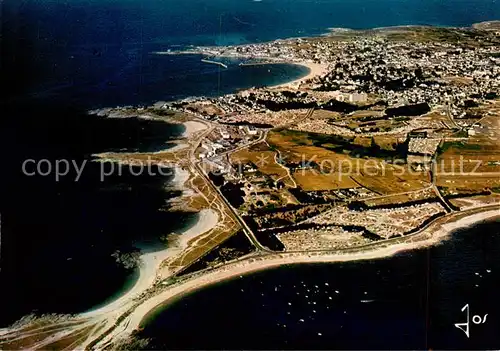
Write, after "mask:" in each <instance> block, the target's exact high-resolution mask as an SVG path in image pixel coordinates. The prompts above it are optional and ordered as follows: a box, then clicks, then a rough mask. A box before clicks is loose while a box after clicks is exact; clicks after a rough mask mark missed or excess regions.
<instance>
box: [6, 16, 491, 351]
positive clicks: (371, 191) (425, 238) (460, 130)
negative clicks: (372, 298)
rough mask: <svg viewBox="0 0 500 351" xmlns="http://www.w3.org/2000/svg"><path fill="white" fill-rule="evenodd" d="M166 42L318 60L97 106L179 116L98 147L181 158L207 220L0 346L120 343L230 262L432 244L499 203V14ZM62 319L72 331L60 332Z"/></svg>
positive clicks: (320, 257)
mask: <svg viewBox="0 0 500 351" xmlns="http://www.w3.org/2000/svg"><path fill="white" fill-rule="evenodd" d="M168 54H201V55H203V56H202V57H203V60H205V63H206V64H214V63H215V64H216V65H217V66H219V67H218V69H226V68H225V67H227V66H228V65H230V64H231V63H230V62H226V61H225V60H226V59H228V58H229V59H231V60H234V59H237V60H239V61H241V62H240V63H239V65H240V67H239V69H245V67H248V66H249V65H269V67H270V69H272V67H273V65H279V64H280V63H293V64H298V65H305V66H307V67H309V70H310V73H309V74H308V75H307V76H306V77H303V78H301V79H299V80H297V81H294V82H290V83H286V84H283V85H279V86H273V87H255V88H252V89H249V90H245V91H241V92H238V93H234V94H229V95H224V96H220V97H197V98H189V99H184V100H180V101H171V102H161V103H158V104H156V105H155V106H152V107H143V106H142V107H127V108H124V107H121V108H110V109H101V110H99V111H93V113H94V114H99V115H100V116H102V117H103V118H148V119H156V120H160V121H166V122H168V123H178V124H183V125H184V126H185V127H186V130H187V131H186V133H185V134H184V135H183V136H182V137H181V138H179V140H178V141H177V142H176V144H175V145H174V146H173V145H170V148H169V149H166V150H161V151H159V152H154V153H153V152H150V153H120V152H107V153H103V154H98V155H94V157H95V158H96V159H97V160H99V162H119V163H124V164H141V163H144V162H146V163H149V164H155V165H159V166H164V167H167V166H168V167H175V168H176V170H177V171H176V172H177V173H176V177H177V176H178V175H179V174H180V175H182V176H181V177H180V178H182V179H181V180H180V181H179V179H177V181H178V182H179V184H178V186H179V187H180V189H181V190H182V195H181V197H180V198H179V199H177V201H176V202H175V204H176V206H178V207H179V208H181V209H184V210H192V211H195V212H200V211H204V212H202V213H203V218H204V219H205V220H206V222H205V224H206V225H200V226H199V227H197V228H195V229H194V230H193V231H191V232H190V233H189V235H188V236H187V237H186V238H184V240H183V239H181V240H180V241H179V242H180V243H179V244H178V246H177V247H174V248H170V249H168V250H165V252H162V253H157V254H149V256H147V260H145V264H144V265H143V266H142V268H141V273H144V272H147V273H148V274H149V276H148V278H147V279H146V278H144V279H143V280H141V281H140V284H138V285H137V286H136V287H135V288H134V290H133V294H127V295H126V296H124V297H122V298H120V299H119V300H117V301H115V302H113V303H112V304H111V305H109V306H107V307H104V308H103V309H100V310H96V311H93V312H92V313H89V314H86V315H82V316H80V317H78V316H76V317H74V319H71V318H69V319H64V320H56V321H55V322H54V321H51V320H50V319H49V320H47V321H44V322H43V323H42V324H41V326H39V328H40V330H41V332H43V333H46V335H44V336H45V337H40V340H38V339H37V340H36V341H33V340H31V339H30V338H29V337H30V336H31V334H30V326H29V323H25V324H22V323H21V324H20V325H18V326H16V328H15V329H14V330H12V331H9V332H8V333H4V334H0V347H2V348H8V347H13V345H14V346H18V345H23V346H24V347H32V346H36V348H46V347H47V346H54V345H58V343H63V344H65V345H70V346H74V347H76V346H78V347H81V348H84V349H89V350H90V349H107V348H112V347H113V346H116V345H117V343H118V342H123V340H124V339H127V338H129V337H131V335H133V334H134V333H136V332H138V330H139V329H140V326H141V322H142V321H143V319H144V318H145V316H146V315H147V314H148V313H150V311H151V310H153V309H154V308H155V307H157V306H158V305H159V304H161V303H163V302H164V301H166V300H168V299H170V298H174V297H175V296H178V294H182V293H185V292H186V291H189V290H192V289H197V288H199V287H201V286H205V285H207V284H211V283H213V282H217V281H221V280H223V279H227V278H229V277H231V276H234V274H236V273H234V272H237V274H244V273H245V272H248V271H255V270H259V269H263V268H266V267H272V266H277V265H281V264H291V263H298V262H336V261H346V260H349V259H350V258H349V257H351V258H352V259H363V258H365V257H371V258H372V257H382V256H384V255H391V254H395V253H397V252H399V251H401V250H409V249H411V248H414V247H421V246H425V245H431V244H435V243H437V242H439V241H440V240H443V238H444V237H446V236H447V235H449V234H450V230H453V229H454V228H456V227H454V225H453V223H455V222H456V223H462V224H464V223H465V224H467V223H470V222H474V221H479V220H482V219H485V218H492V217H495V216H498V213H499V210H500V207H499V200H500V176H499V175H500V96H499V95H498V94H500V65H499V63H500V26H495V25H492V24H490V25H488V26H481V25H478V26H474V27H471V28H433V27H401V28H389V29H377V30H369V31H351V30H333V31H332V32H331V33H330V34H329V35H325V36H322V37H317V38H296V39H287V40H277V41H273V42H269V43H262V44H248V45H239V46H230V47H193V48H192V49H190V50H187V51H183V52H169V53H168ZM217 62H219V63H221V65H219V64H217ZM231 62H233V61H231ZM172 146H173V147H172ZM236 237H237V238H238V240H239V241H238V244H234V243H231V242H230V240H231V239H234V238H236ZM241 241H245V242H246V244H247V245H241ZM243 247H244V248H243ZM248 247H250V249H247V248H248ZM228 252H230V253H231V254H230V255H228V254H227V253H228ZM214 253H215V254H214ZM350 255H352V256H350ZM214 257H215V258H214ZM221 257H222V258H221ZM224 257H228V258H227V259H224ZM193 267H202V268H193ZM151 272H153V273H151ZM132 295H133V296H132ZM54 327H55V328H56V329H57V328H61V330H64V329H65V328H66V332H62V333H60V334H58V335H57V336H56V337H53V334H51V333H50V330H51V328H54ZM23 335H24V336H25V338H24V337H23Z"/></svg>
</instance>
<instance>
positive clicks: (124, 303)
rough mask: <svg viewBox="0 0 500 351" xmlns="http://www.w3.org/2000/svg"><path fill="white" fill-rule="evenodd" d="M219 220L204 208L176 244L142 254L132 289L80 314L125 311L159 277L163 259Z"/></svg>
mask: <svg viewBox="0 0 500 351" xmlns="http://www.w3.org/2000/svg"><path fill="white" fill-rule="evenodd" d="M218 220H219V217H218V214H217V212H215V211H214V210H211V209H207V210H202V211H201V212H200V213H199V214H198V220H197V221H196V223H195V224H194V225H193V226H192V227H191V228H188V229H186V230H185V231H184V232H182V233H181V234H179V240H178V243H177V245H176V246H174V247H169V248H167V249H165V250H162V251H159V252H152V253H147V254H144V255H142V256H141V265H140V269H139V279H138V280H137V282H136V283H135V285H134V286H133V287H132V289H130V290H129V291H127V292H126V293H125V294H124V295H122V296H121V297H119V298H118V299H117V300H115V301H113V302H111V303H110V304H108V305H106V306H103V307H102V308H98V309H95V310H91V311H88V312H86V313H83V314H81V315H80V316H81V317H83V318H91V317H97V316H99V315H104V314H107V313H112V314H113V315H119V314H121V313H123V311H124V309H126V308H129V307H130V305H131V303H132V302H133V299H134V298H136V297H138V296H139V295H141V294H142V293H144V292H145V291H146V290H148V289H149V288H151V287H152V286H153V284H154V283H155V281H156V280H157V278H158V277H159V274H160V266H161V264H162V262H163V261H165V260H167V259H169V258H172V257H175V256H176V255H177V254H179V253H180V252H182V251H183V250H184V249H185V248H186V247H187V243H188V242H189V241H190V240H191V239H193V238H196V237H197V236H199V235H202V234H204V233H206V232H208V231H209V230H211V229H212V228H214V227H215V226H216V225H217V222H218Z"/></svg>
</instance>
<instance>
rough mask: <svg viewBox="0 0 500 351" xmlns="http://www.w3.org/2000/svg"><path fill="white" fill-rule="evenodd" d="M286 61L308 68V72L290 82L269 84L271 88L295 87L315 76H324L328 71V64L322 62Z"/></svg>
mask: <svg viewBox="0 0 500 351" xmlns="http://www.w3.org/2000/svg"><path fill="white" fill-rule="evenodd" d="M288 63H290V64H294V65H299V66H304V67H307V68H309V74H308V75H306V76H304V77H302V78H298V79H296V80H293V81H291V82H287V83H283V84H278V85H273V86H271V88H288V89H297V88H298V87H299V86H300V85H301V84H302V83H303V82H305V81H308V80H310V79H313V78H316V77H321V76H324V75H326V74H327V73H328V65H326V64H323V63H313V62H288Z"/></svg>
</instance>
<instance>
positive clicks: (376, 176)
mask: <svg viewBox="0 0 500 351" xmlns="http://www.w3.org/2000/svg"><path fill="white" fill-rule="evenodd" d="M347 140H349V139H344V138H341V137H335V136H325V135H319V134H311V133H305V132H298V131H289V130H277V131H273V132H271V133H269V135H268V142H269V144H271V145H273V146H274V147H276V148H277V149H279V150H280V152H281V154H282V155H283V156H284V158H285V160H286V162H287V163H301V162H303V161H306V162H307V161H310V160H313V161H314V162H315V163H316V164H318V165H319V166H320V167H319V168H320V169H321V170H323V171H326V173H328V174H327V175H325V174H321V173H320V172H317V171H309V172H308V173H306V174H307V176H302V175H301V174H302V171H300V172H298V174H297V173H296V174H294V178H295V179H296V181H297V182H298V183H299V186H301V187H303V188H304V189H305V190H336V189H345V188H347V187H352V188H356V187H359V186H362V187H365V188H367V189H370V190H372V191H374V192H376V193H380V194H395V193H401V192H407V191H414V190H418V189H422V188H425V187H427V186H428V182H429V179H430V178H429V175H428V174H426V173H417V174H410V172H409V170H408V168H406V166H405V167H403V166H400V167H396V166H393V165H391V164H387V163H385V162H384V161H383V160H382V159H380V158H376V157H363V158H361V157H358V158H356V157H352V156H351V155H349V153H348V152H345V151H344V152H339V151H336V150H338V149H335V148H331V147H330V145H331V144H334V143H343V144H344V145H345V146H346V147H347V148H349V147H350V145H351V144H349V143H348V141H347ZM353 140H354V138H353ZM381 141H385V142H388V140H381ZM326 142H328V144H323V143H326ZM370 142H371V141H370ZM390 142H392V140H391V141H390ZM342 148H344V146H342ZM378 154H380V153H378ZM382 154H383V153H382ZM401 167H402V168H401Z"/></svg>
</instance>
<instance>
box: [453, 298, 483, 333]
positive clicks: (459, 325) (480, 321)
mask: <svg viewBox="0 0 500 351" xmlns="http://www.w3.org/2000/svg"><path fill="white" fill-rule="evenodd" d="M464 311H467V321H466V322H465V323H457V324H455V327H457V328H458V329H460V330H461V331H463V332H464V333H465V335H467V338H470V307H469V304H467V305H465V306H464V307H463V308H462V312H464ZM487 317H488V314H485V315H484V317H481V316H479V315H475V316H474V317H472V323H474V324H476V325H477V324H484V323H486V319H487Z"/></svg>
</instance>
